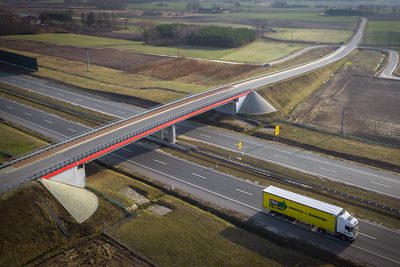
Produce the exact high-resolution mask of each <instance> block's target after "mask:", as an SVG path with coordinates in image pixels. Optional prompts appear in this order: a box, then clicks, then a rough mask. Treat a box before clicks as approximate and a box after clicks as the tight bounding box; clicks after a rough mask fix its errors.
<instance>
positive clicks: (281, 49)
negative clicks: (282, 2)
mask: <svg viewBox="0 0 400 267" xmlns="http://www.w3.org/2000/svg"><path fill="white" fill-rule="evenodd" d="M3 38H12V39H21V40H32V41H41V42H49V43H57V44H63V45H72V46H89V47H102V48H116V49H124V50H131V51H136V52H141V53H148V54H155V55H167V56H174V57H175V56H177V55H178V48H179V55H180V56H182V57H191V58H203V59H216V60H230V61H236V62H244V63H265V62H268V61H271V60H275V59H278V58H281V57H284V56H286V55H288V54H290V53H291V52H294V51H296V50H298V49H301V48H303V47H305V46H306V45H298V44H295V45H293V46H290V44H288V43H286V42H266V41H260V40H258V41H254V42H253V43H250V44H248V45H246V46H243V47H241V48H230V49H222V48H210V47H195V46H188V45H182V46H172V47H160V46H151V45H145V44H143V42H136V41H127V40H120V39H112V38H103V37H94V36H86V35H76V34H62V33H45V34H37V35H9V36H7V37H3ZM251 54H258V55H257V56H252V57H249V55H251Z"/></svg>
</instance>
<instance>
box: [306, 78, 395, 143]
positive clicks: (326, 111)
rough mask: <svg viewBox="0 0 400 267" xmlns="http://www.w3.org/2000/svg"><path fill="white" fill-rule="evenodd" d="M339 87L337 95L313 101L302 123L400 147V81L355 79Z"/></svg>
mask: <svg viewBox="0 0 400 267" xmlns="http://www.w3.org/2000/svg"><path fill="white" fill-rule="evenodd" d="M342 84H343V85H342ZM336 85H338V88H339V90H338V91H337V92H336V93H334V94H332V95H327V96H326V98H323V100H322V101H321V102H319V103H316V102H317V101H315V99H314V100H313V101H310V103H309V104H308V105H310V106H311V105H314V108H313V109H312V110H310V113H309V116H303V117H302V121H304V122H306V123H309V124H311V125H314V126H317V127H320V128H324V129H328V130H332V131H335V132H337V133H340V132H343V133H344V134H350V135H354V136H359V137H362V138H367V139H371V140H375V141H380V142H383V143H388V144H393V145H400V104H399V103H400V82H399V81H394V80H386V79H380V78H370V77H363V76H351V77H349V78H348V79H346V80H344V79H341V81H338V82H337V83H336ZM341 85H342V86H341ZM303 114H304V113H303Z"/></svg>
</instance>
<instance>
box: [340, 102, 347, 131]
mask: <svg viewBox="0 0 400 267" xmlns="http://www.w3.org/2000/svg"><path fill="white" fill-rule="evenodd" d="M345 110H346V107H343V110H342V120H341V123H340V135H342V134H343V124H344V111H345Z"/></svg>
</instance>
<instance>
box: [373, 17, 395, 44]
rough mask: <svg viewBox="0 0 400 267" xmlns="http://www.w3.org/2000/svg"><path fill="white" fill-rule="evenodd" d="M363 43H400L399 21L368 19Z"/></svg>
mask: <svg viewBox="0 0 400 267" xmlns="http://www.w3.org/2000/svg"><path fill="white" fill-rule="evenodd" d="M365 43H366V44H370V45H397V46H398V45H400V21H398V20H397V21H379V20H369V21H368V25H367V33H366V37H365Z"/></svg>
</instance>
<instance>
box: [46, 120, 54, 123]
mask: <svg viewBox="0 0 400 267" xmlns="http://www.w3.org/2000/svg"><path fill="white" fill-rule="evenodd" d="M44 121H45V122H47V123H50V124H53V122H52V121H48V120H44Z"/></svg>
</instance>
